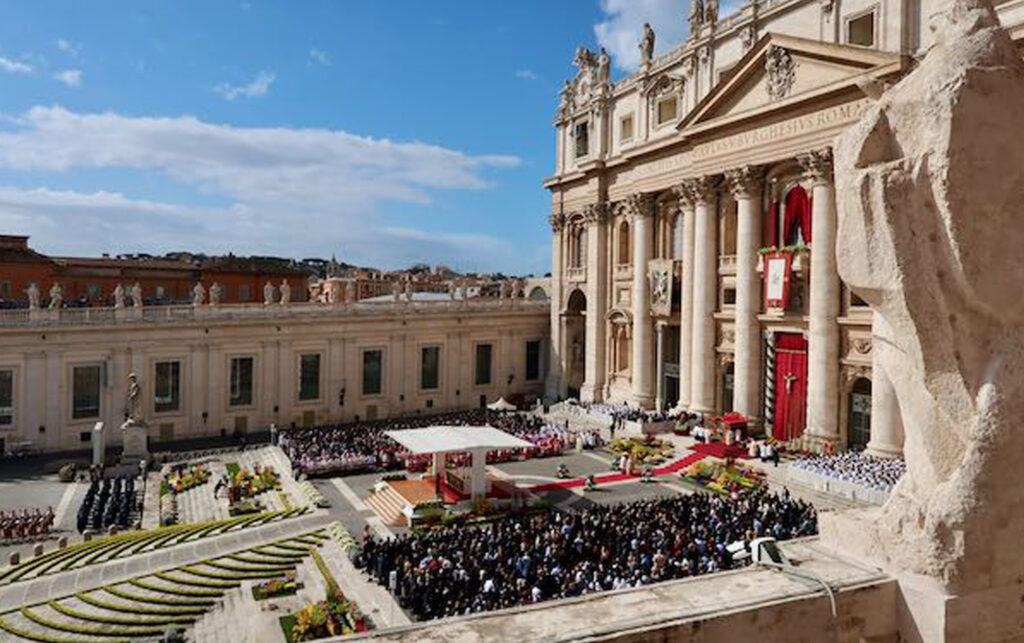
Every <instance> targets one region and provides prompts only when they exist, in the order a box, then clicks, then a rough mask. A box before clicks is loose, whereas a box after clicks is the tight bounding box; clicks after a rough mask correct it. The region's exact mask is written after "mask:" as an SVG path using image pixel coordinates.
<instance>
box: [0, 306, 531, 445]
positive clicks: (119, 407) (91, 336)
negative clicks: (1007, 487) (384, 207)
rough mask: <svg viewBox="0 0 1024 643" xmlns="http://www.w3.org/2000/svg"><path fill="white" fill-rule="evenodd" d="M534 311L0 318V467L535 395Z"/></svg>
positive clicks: (179, 310) (162, 312)
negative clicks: (136, 400)
mask: <svg viewBox="0 0 1024 643" xmlns="http://www.w3.org/2000/svg"><path fill="white" fill-rule="evenodd" d="M548 354H549V348H548V302H547V301H546V300H543V299H534V300H531V299H526V298H520V299H483V298H481V299H469V300H465V301H463V300H459V301H450V300H440V301H437V300H433V301H418V300H412V301H408V300H402V301H398V302H390V301H389V302H382V303H362V302H360V303H354V304H337V305H323V304H316V303H290V302H283V303H273V304H264V305H260V304H248V305H247V304H227V305H219V306H215V305H210V304H204V305H190V306H141V307H138V308H134V307H130V306H129V307H124V308H104V307H91V308H63V309H56V310H28V309H21V310H3V311H0V454H2V453H5V452H7V451H22V450H38V451H69V450H78V449H83V448H86V449H87V448H89V446H90V442H91V440H92V429H93V427H94V425H95V424H96V423H97V422H103V423H104V425H105V427H106V435H107V436H108V437H107V439H106V440H105V442H106V444H107V445H110V446H116V445H118V444H120V442H121V431H120V430H118V427H120V426H121V424H122V422H123V421H124V420H125V417H126V415H125V414H126V411H127V408H128V397H127V393H128V375H129V373H134V374H135V375H136V377H137V380H138V384H139V395H140V399H141V408H142V416H143V419H144V420H146V422H147V423H148V425H149V427H148V431H149V438H150V440H151V442H153V443H154V444H156V443H160V442H169V441H180V440H187V439H191V438H199V437H204V436H218V435H232V434H235V433H242V434H244V433H246V432H250V431H258V430H265V429H266V428H267V427H269V426H270V425H271V424H277V425H278V426H285V427H286V426H291V425H296V426H311V425H321V424H329V423H338V422H351V421H356V420H373V419H382V418H388V417H399V416H404V415H416V414H424V415H429V414H435V413H440V412H444V411H448V410H455V409H465V408H477V407H480V406H482V405H484V404H487V403H490V402H493V401H495V400H496V399H498V397H501V396H505V397H507V398H509V399H511V400H513V401H519V402H521V403H529V402H530V401H531V400H532V399H535V398H536V397H538V396H539V395H541V394H543V390H544V378H545V372H546V370H545V369H546V368H547V355H548Z"/></svg>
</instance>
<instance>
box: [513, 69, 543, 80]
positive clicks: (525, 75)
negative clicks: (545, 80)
mask: <svg viewBox="0 0 1024 643" xmlns="http://www.w3.org/2000/svg"><path fill="white" fill-rule="evenodd" d="M516 78H521V79H523V80H537V78H538V77H537V74H536V72H534V71H533V70H532V69H517V70H516Z"/></svg>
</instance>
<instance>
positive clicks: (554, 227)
mask: <svg viewBox="0 0 1024 643" xmlns="http://www.w3.org/2000/svg"><path fill="white" fill-rule="evenodd" d="M548 223H550V224H551V231H552V232H561V231H562V227H563V226H564V225H565V217H564V216H563V215H561V214H552V215H551V216H549V217H548Z"/></svg>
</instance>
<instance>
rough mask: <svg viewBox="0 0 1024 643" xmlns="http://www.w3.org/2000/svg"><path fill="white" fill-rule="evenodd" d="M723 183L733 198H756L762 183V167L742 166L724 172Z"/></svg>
mask: <svg viewBox="0 0 1024 643" xmlns="http://www.w3.org/2000/svg"><path fill="white" fill-rule="evenodd" d="M725 181H726V183H727V184H728V186H729V191H730V192H732V196H733V198H735V199H737V200H739V199H749V198H753V197H755V196H757V195H758V194H759V193H760V191H761V186H762V184H763V183H764V166H762V165H744V166H742V167H737V168H733V169H731V170H726V171H725Z"/></svg>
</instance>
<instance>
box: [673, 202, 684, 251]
mask: <svg viewBox="0 0 1024 643" xmlns="http://www.w3.org/2000/svg"><path fill="white" fill-rule="evenodd" d="M672 258H673V259H682V258H683V213H682V212H677V213H676V216H674V217H672Z"/></svg>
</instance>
